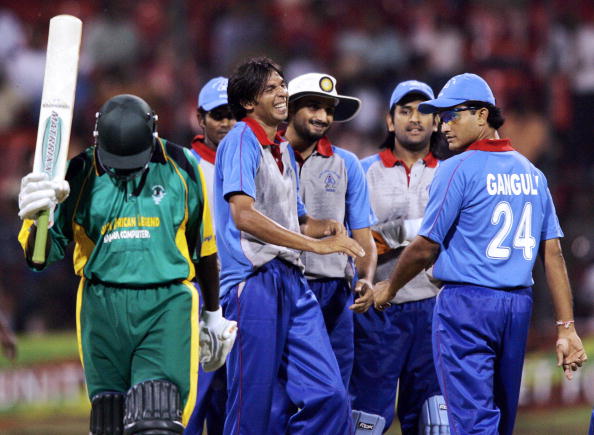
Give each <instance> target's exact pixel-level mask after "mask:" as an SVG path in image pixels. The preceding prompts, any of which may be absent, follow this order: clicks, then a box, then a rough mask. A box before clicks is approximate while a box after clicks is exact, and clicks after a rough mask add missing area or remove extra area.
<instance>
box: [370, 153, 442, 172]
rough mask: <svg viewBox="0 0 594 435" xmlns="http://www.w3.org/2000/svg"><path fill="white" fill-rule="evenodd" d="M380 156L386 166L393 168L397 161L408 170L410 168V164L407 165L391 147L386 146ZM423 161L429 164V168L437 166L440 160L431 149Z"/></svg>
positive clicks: (426, 164)
mask: <svg viewBox="0 0 594 435" xmlns="http://www.w3.org/2000/svg"><path fill="white" fill-rule="evenodd" d="M379 157H380V160H381V161H382V163H383V164H384V166H385V167H386V168H391V167H393V166H396V164H397V163H400V164H401V165H402V166H404V168H405V169H406V170H407V171H408V170H409V168H408V166H406V163H404V161H402V160H400V159H399V158H398V157H396V156H395V155H394V153H393V152H392V150H391V149H389V148H386V149H384V150H383V151H381V152H380V153H379ZM423 162H424V163H425V166H427V167H428V168H435V167H436V166H437V162H438V160H437V159H436V158H435V156H434V155H433V154H432V153H431V151H429V152H428V153H427V155H426V156H425V157H423Z"/></svg>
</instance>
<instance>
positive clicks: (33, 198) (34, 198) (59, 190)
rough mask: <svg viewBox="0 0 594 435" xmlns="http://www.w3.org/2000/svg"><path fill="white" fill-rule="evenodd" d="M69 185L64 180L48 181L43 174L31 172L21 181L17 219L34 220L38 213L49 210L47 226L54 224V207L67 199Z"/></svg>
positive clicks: (46, 176)
mask: <svg viewBox="0 0 594 435" xmlns="http://www.w3.org/2000/svg"><path fill="white" fill-rule="evenodd" d="M69 194H70V185H69V184H68V182H67V181H66V180H52V181H50V179H49V177H48V175H47V174H46V173H45V172H31V173H30V174H27V175H25V176H24V177H23V179H22V180H21V191H20V192H19V217H20V218H21V219H35V218H36V217H37V215H38V214H39V212H40V211H42V210H49V211H50V219H49V222H50V223H49V226H51V225H53V223H54V209H55V208H56V205H57V204H59V203H61V202H62V201H64V200H65V199H66V198H68V195H69Z"/></svg>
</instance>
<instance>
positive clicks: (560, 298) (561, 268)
mask: <svg viewBox="0 0 594 435" xmlns="http://www.w3.org/2000/svg"><path fill="white" fill-rule="evenodd" d="M541 257H542V259H543V263H544V268H545V276H546V280H547V285H548V286H549V291H550V293H551V298H552V300H553V307H554V310H555V315H556V320H562V321H568V320H573V301H572V295H571V287H570V285H569V277H568V275H567V268H566V266H565V260H564V258H563V251H562V250H561V244H560V243H559V239H550V240H545V241H543V242H542V244H541Z"/></svg>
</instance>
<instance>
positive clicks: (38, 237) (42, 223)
mask: <svg viewBox="0 0 594 435" xmlns="http://www.w3.org/2000/svg"><path fill="white" fill-rule="evenodd" d="M48 222H49V210H44V211H42V212H41V213H40V214H39V216H38V217H37V233H36V234H35V245H34V246H33V257H32V258H31V261H33V263H34V264H40V265H41V264H44V263H45V247H46V244H47V225H48Z"/></svg>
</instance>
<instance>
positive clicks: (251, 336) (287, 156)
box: [214, 117, 353, 435]
mask: <svg viewBox="0 0 594 435" xmlns="http://www.w3.org/2000/svg"><path fill="white" fill-rule="evenodd" d="M298 189H299V179H298V175H297V166H296V163H295V157H294V154H293V151H292V150H291V148H290V147H289V146H288V144H287V142H283V141H282V139H281V138H280V136H277V138H276V140H275V141H274V142H271V141H270V140H269V139H268V138H267V136H266V133H265V132H264V130H263V128H262V127H261V126H260V125H259V124H258V123H257V121H255V120H254V119H252V118H249V117H248V118H244V120H243V121H242V122H238V123H237V124H236V125H235V126H234V128H233V129H232V130H231V131H230V132H229V133H228V134H227V136H225V138H224V139H223V141H222V142H221V144H220V145H219V148H218V151H217V157H216V162H215V188H214V194H215V222H216V234H217V245H218V246H220V257H219V258H220V260H221V294H222V300H223V304H224V306H225V314H226V316H227V318H229V319H233V320H236V321H237V324H238V334H237V340H236V342H235V346H234V347H233V350H232V351H231V353H230V354H229V360H228V362H227V377H228V395H229V397H228V400H227V417H226V421H225V433H226V434H230V433H233V434H235V433H241V434H242V435H244V434H258V435H260V434H265V433H271V432H278V431H279V428H278V427H276V426H275V423H276V420H275V422H271V414H270V413H271V411H270V410H271V407H272V396H273V390H274V388H276V385H277V384H278V383H279V382H281V383H283V384H284V385H285V388H286V393H287V395H288V397H289V399H290V400H291V402H292V403H294V404H295V405H297V407H298V408H299V411H298V412H297V413H296V414H294V415H292V416H291V417H290V419H289V423H288V424H289V427H288V428H287V430H288V431H290V432H291V433H302V434H311V433H320V434H323V433H336V434H347V433H351V432H352V431H353V428H352V421H351V416H350V408H349V402H348V398H347V394H346V390H345V387H344V385H343V383H342V380H341V377H340V371H339V369H338V364H337V362H336V358H335V357H334V354H333V352H332V347H331V344H330V339H329V338H328V334H327V332H326V328H325V325H324V319H323V316H322V311H321V310H320V306H319V304H318V302H317V300H316V297H315V296H314V294H313V292H312V291H311V290H310V289H309V287H308V285H307V282H306V280H305V277H304V275H303V264H302V262H301V259H300V256H301V253H300V252H298V251H296V250H293V249H289V248H286V247H283V246H278V245H273V244H270V243H265V242H263V241H261V240H259V239H258V238H256V237H254V236H253V235H251V234H249V233H246V232H243V231H240V230H239V229H238V228H237V227H236V225H235V223H234V220H233V217H232V215H231V209H230V205H229V202H228V201H229V199H230V197H231V196H233V195H234V194H242V195H247V196H250V197H252V198H253V199H254V207H255V209H256V210H258V211H259V212H261V213H263V214H264V215H266V216H267V217H268V218H270V219H272V220H274V221H275V222H276V223H278V224H279V225H281V226H283V227H284V228H287V229H289V230H292V231H295V232H298V231H299V216H302V215H305V213H306V210H305V207H304V206H303V203H302V201H301V199H300V197H299V194H298ZM283 429H284V428H283Z"/></svg>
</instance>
